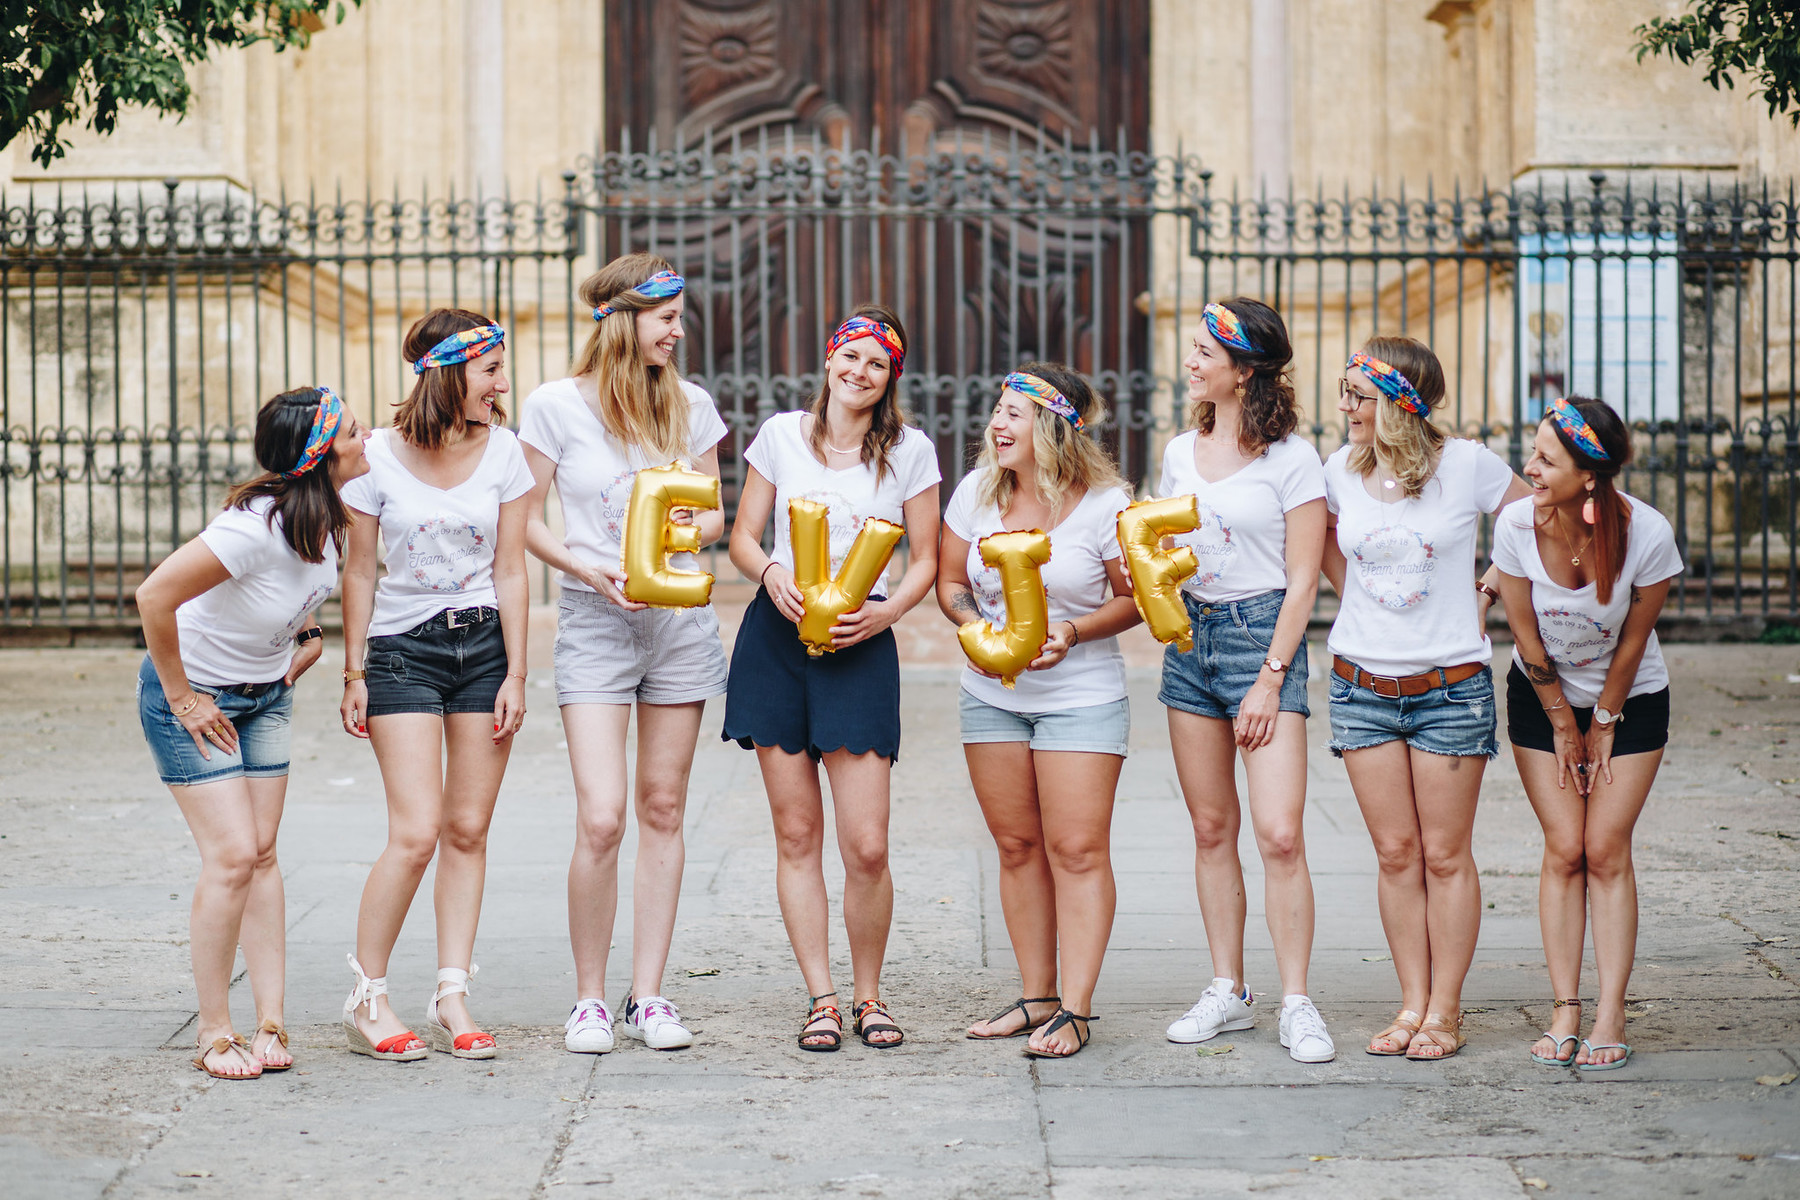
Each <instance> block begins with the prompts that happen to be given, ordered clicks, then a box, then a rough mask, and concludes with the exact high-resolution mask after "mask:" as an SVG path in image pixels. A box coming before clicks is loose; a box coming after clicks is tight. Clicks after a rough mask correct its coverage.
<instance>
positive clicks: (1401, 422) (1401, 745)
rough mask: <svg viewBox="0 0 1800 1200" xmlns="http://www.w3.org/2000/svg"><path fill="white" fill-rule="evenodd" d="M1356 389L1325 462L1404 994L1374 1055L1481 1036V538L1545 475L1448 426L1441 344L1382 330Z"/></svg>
mask: <svg viewBox="0 0 1800 1200" xmlns="http://www.w3.org/2000/svg"><path fill="white" fill-rule="evenodd" d="M1339 389H1340V398H1339V401H1338V411H1339V412H1341V413H1343V414H1344V416H1345V419H1346V423H1347V425H1348V434H1349V444H1348V445H1346V446H1344V447H1342V448H1340V449H1339V450H1338V451H1337V452H1336V453H1335V454H1333V455H1332V456H1331V457H1330V458H1328V459H1326V461H1325V498H1326V503H1327V504H1328V505H1329V507H1330V509H1331V513H1332V516H1331V517H1330V518H1329V519H1328V524H1329V525H1330V526H1331V529H1330V532H1329V534H1328V536H1327V538H1326V542H1325V556H1324V564H1323V566H1324V572H1325V577H1326V578H1327V579H1329V580H1330V581H1331V585H1332V586H1333V587H1334V588H1336V589H1337V592H1338V595H1339V597H1340V598H1341V601H1342V602H1341V605H1340V607H1339V608H1338V615H1337V619H1336V620H1335V621H1333V622H1332V626H1331V635H1330V638H1329V640H1328V642H1327V647H1328V649H1329V650H1330V651H1331V654H1332V668H1331V670H1332V679H1331V743H1330V749H1331V752H1332V753H1333V754H1336V755H1339V756H1341V757H1342V758H1343V760H1344V768H1345V770H1346V771H1348V772H1349V775H1350V786H1351V788H1352V789H1353V790H1354V791H1355V792H1356V801H1357V804H1358V805H1359V806H1360V807H1361V808H1362V813H1363V820H1364V822H1365V823H1366V824H1367V825H1368V828H1369V834H1370V836H1371V837H1372V838H1373V839H1374V842H1375V853H1376V857H1377V860H1378V863H1379V868H1380V874H1379V894H1380V902H1381V923H1382V928H1383V929H1384V930H1385V931H1386V933H1387V941H1388V948H1389V950H1390V951H1391V952H1392V954H1393V960H1394V971H1395V973H1396V974H1397V975H1398V976H1399V981H1400V994H1401V1011H1400V1014H1399V1015H1398V1016H1397V1017H1395V1018H1394V1020H1393V1022H1392V1023H1391V1024H1390V1025H1389V1026H1388V1027H1387V1028H1386V1029H1384V1030H1382V1031H1381V1032H1380V1033H1379V1034H1377V1035H1376V1036H1375V1037H1374V1039H1373V1040H1371V1041H1370V1043H1369V1046H1368V1052H1369V1053H1370V1054H1377V1055H1401V1054H1404V1055H1405V1056H1406V1057H1408V1058H1411V1059H1418V1060H1436V1059H1440V1058H1447V1057H1449V1056H1450V1055H1453V1054H1455V1053H1456V1052H1457V1051H1458V1050H1460V1049H1461V1048H1462V1046H1463V1043H1464V1039H1463V1036H1462V1034H1461V1032H1460V1029H1461V1026H1462V986H1463V979H1464V977H1465V976H1466V975H1467V974H1468V971H1469V964H1470V962H1471V961H1473V959H1474V956H1475V939H1476V937H1477V935H1478V934H1479V933H1480V930H1481V882H1480V880H1479V879H1478V878H1477V875H1476V871H1475V858H1474V854H1473V852H1472V850H1471V840H1472V837H1473V834H1474V824H1475V801H1476V797H1477V796H1478V795H1479V793H1480V791H1481V776H1482V771H1483V769H1484V768H1485V766H1486V765H1487V760H1488V759H1490V758H1492V757H1493V756H1494V755H1495V754H1496V753H1498V749H1499V748H1498V746H1497V745H1496V743H1495V741H1494V727H1495V715H1494V681H1493V674H1492V672H1491V671H1490V670H1489V668H1488V663H1489V661H1490V660H1491V659H1492V657H1493V646H1492V644H1491V643H1490V642H1489V641H1488V637H1487V632H1486V618H1487V610H1488V606H1489V605H1490V604H1491V603H1492V601H1493V598H1494V596H1495V594H1496V593H1495V592H1494V590H1493V582H1492V580H1491V579H1490V580H1484V581H1482V582H1480V583H1476V582H1475V579H1474V576H1475V552H1476V539H1477V537H1478V536H1479V533H1480V520H1481V515H1482V514H1483V513H1491V512H1495V511H1497V510H1498V509H1499V508H1500V507H1501V506H1502V505H1505V504H1508V503H1510V502H1512V501H1514V500H1517V499H1520V498H1522V497H1524V496H1526V495H1527V494H1529V492H1530V488H1529V486H1528V485H1527V484H1526V483H1525V481H1524V480H1523V479H1520V478H1519V477H1518V476H1516V475H1514V474H1513V472H1512V469H1511V468H1510V467H1508V466H1507V465H1506V462H1505V460H1503V459H1501V458H1500V457H1499V456H1498V455H1496V454H1494V453H1493V452H1492V451H1491V450H1489V449H1488V448H1487V447H1486V446H1483V445H1482V444H1481V443H1479V442H1474V441H1467V440H1464V439H1461V438H1451V437H1446V436H1445V435H1444V433H1443V431H1442V430H1440V429H1438V428H1437V426H1436V425H1434V424H1432V421H1431V414H1432V411H1433V410H1434V409H1436V408H1438V407H1439V406H1440V405H1442V403H1443V401H1444V394H1445V388H1444V370H1443V367H1442V365H1441V364H1440V363H1439V362H1438V358H1437V355H1435V354H1433V353H1432V352H1431V350H1430V349H1429V348H1428V347H1427V346H1426V345H1425V344H1424V343H1422V342H1419V341H1416V340H1414V339H1412V338H1399V337H1378V338H1371V339H1370V340H1369V341H1368V342H1367V343H1365V344H1364V346H1363V348H1362V350H1361V351H1360V352H1358V353H1357V354H1354V355H1352V356H1351V358H1350V361H1349V362H1348V363H1347V364H1345V367H1344V377H1343V379H1342V380H1341V381H1340V383H1339ZM1489 574H1490V575H1493V574H1495V572H1494V571H1492V570H1491V569H1490V571H1489ZM1477 589H1480V590H1479V591H1478V590H1477Z"/></svg>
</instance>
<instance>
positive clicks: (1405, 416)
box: [1348, 337, 1445, 497]
mask: <svg viewBox="0 0 1800 1200" xmlns="http://www.w3.org/2000/svg"><path fill="white" fill-rule="evenodd" d="M1362 352H1363V353H1364V354H1367V355H1368V356H1369V357H1370V358H1379V359H1380V360H1381V361H1382V362H1384V363H1386V364H1387V365H1388V366H1390V367H1392V368H1394V370H1396V371H1398V372H1400V374H1402V375H1404V376H1406V379H1407V382H1409V383H1411V384H1412V385H1413V390H1414V391H1416V392H1418V393H1419V398H1420V399H1421V400H1423V401H1425V404H1426V405H1427V407H1429V408H1431V409H1433V410H1436V409H1437V408H1438V406H1440V405H1441V404H1443V402H1444V392H1445V389H1444V365H1443V364H1442V363H1440V362H1439V361H1438V356H1437V355H1436V354H1434V353H1432V350H1431V347H1430V346H1427V345H1426V344H1425V343H1424V342H1421V341H1419V340H1418V339H1417V338H1406V337H1372V338H1370V339H1369V340H1368V341H1366V342H1364V343H1363V345H1362ZM1443 453H1444V431H1443V430H1441V429H1439V428H1438V427H1437V426H1436V425H1434V424H1432V422H1431V419H1430V418H1429V417H1421V416H1419V415H1418V414H1417V413H1412V412H1408V411H1407V410H1406V409H1404V408H1401V407H1400V406H1399V405H1398V404H1395V403H1394V402H1393V401H1391V400H1389V399H1387V398H1386V397H1385V396H1383V397H1382V398H1381V400H1380V401H1379V402H1377V403H1376V405H1375V440H1374V442H1373V443H1372V444H1370V445H1367V446H1352V447H1350V460H1349V463H1348V465H1349V467H1350V470H1351V471H1352V472H1354V473H1355V474H1357V475H1360V476H1363V477H1364V478H1367V477H1368V476H1369V475H1370V474H1372V473H1373V472H1374V471H1375V469H1376V468H1377V467H1379V468H1380V469H1381V470H1383V471H1385V472H1386V473H1387V474H1389V475H1391V476H1393V479H1394V482H1395V483H1397V484H1399V485H1400V492H1401V494H1402V495H1405V496H1408V497H1416V496H1418V495H1419V493H1420V492H1423V491H1424V490H1425V485H1426V484H1428V483H1430V482H1431V477H1432V476H1433V475H1435V474H1437V469H1438V461H1439V459H1441V458H1442V457H1443Z"/></svg>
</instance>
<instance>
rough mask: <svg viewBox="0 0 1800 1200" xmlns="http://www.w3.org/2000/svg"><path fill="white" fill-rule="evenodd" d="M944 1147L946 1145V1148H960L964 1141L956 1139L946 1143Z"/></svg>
mask: <svg viewBox="0 0 1800 1200" xmlns="http://www.w3.org/2000/svg"><path fill="white" fill-rule="evenodd" d="M944 1145H946V1146H960V1145H962V1139H961V1138H954V1139H952V1140H951V1141H948V1142H945V1143H944Z"/></svg>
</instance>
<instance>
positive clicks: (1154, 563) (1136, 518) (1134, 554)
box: [1119, 496, 1200, 654]
mask: <svg viewBox="0 0 1800 1200" xmlns="http://www.w3.org/2000/svg"><path fill="white" fill-rule="evenodd" d="M1199 526H1200V512H1199V503H1198V501H1197V500H1195V498H1194V497H1192V496H1172V497H1170V498H1169V499H1167V500H1139V501H1138V502H1137V503H1136V504H1131V505H1128V506H1126V509H1125V511H1124V512H1122V513H1120V514H1119V547H1120V549H1122V550H1123V551H1124V552H1125V570H1126V572H1127V573H1129V574H1130V576H1131V594H1132V598H1133V599H1135V600H1136V601H1137V607H1138V612H1140V613H1142V614H1143V616H1144V624H1145V625H1146V626H1148V627H1149V629H1150V636H1151V637H1153V638H1155V639H1156V640H1157V641H1159V642H1174V643H1175V646H1176V649H1178V650H1180V651H1181V652H1182V653H1183V654H1186V653H1188V652H1189V651H1190V650H1192V649H1193V648H1194V624H1193V622H1192V621H1190V620H1188V614H1187V605H1186V604H1184V603H1183V602H1182V599H1181V581H1182V580H1184V579H1186V578H1187V577H1188V576H1190V575H1192V574H1193V573H1194V572H1195V571H1198V570H1199V569H1200V562H1199V560H1198V559H1196V558H1195V557H1194V551H1193V549H1192V548H1191V547H1188V546H1180V547H1177V548H1176V549H1174V550H1164V549H1163V548H1162V540H1163V538H1165V537H1167V536H1169V535H1170V534H1174V533H1191V532H1192V531H1193V530H1195V529H1197V528H1199Z"/></svg>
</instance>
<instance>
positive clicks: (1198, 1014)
mask: <svg viewBox="0 0 1800 1200" xmlns="http://www.w3.org/2000/svg"><path fill="white" fill-rule="evenodd" d="M1255 1005H1256V997H1255V996H1253V995H1251V994H1250V989H1249V988H1245V989H1244V991H1243V992H1242V994H1240V993H1239V992H1238V990H1237V988H1236V987H1235V986H1234V985H1233V984H1232V981H1231V980H1229V979H1214V980H1213V981H1212V986H1211V987H1209V988H1207V989H1206V990H1205V991H1204V992H1201V993H1200V999H1199V1001H1198V1002H1197V1003H1196V1004H1195V1005H1194V1007H1192V1008H1190V1009H1188V1010H1187V1012H1185V1013H1183V1014H1182V1016H1181V1018H1180V1019H1179V1020H1178V1021H1176V1022H1175V1023H1174V1024H1173V1025H1171V1026H1169V1040H1170V1041H1171V1042H1181V1043H1183V1044H1184V1045H1185V1044H1187V1043H1190V1042H1204V1041H1207V1040H1208V1039H1210V1038H1215V1037H1218V1036H1219V1035H1220V1034H1221V1033H1225V1032H1227V1031H1229V1030H1233V1029H1248V1028H1250V1027H1251V1026H1252V1025H1254V1024H1256V1008H1255Z"/></svg>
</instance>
